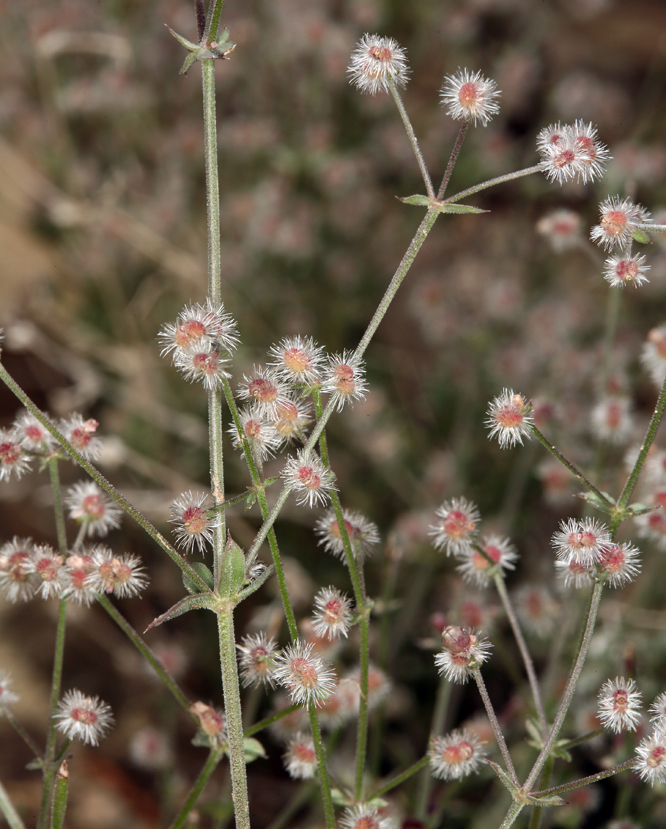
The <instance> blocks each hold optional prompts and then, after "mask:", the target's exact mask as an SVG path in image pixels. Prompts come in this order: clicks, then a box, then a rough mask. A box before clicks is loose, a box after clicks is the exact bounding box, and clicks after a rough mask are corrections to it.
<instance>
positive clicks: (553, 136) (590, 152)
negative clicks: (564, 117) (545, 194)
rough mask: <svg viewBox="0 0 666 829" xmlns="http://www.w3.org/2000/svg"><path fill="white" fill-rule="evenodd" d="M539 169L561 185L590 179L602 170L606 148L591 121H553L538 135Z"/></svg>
mask: <svg viewBox="0 0 666 829" xmlns="http://www.w3.org/2000/svg"><path fill="white" fill-rule="evenodd" d="M537 150H538V151H539V153H540V154H541V169H542V170H543V172H544V175H545V176H546V177H547V178H549V179H550V180H551V181H557V182H558V184H562V183H563V182H565V181H569V180H571V179H577V180H578V181H583V182H587V181H592V180H593V179H595V178H597V177H599V176H601V175H602V174H603V172H604V165H605V162H606V161H607V160H608V158H609V154H608V150H607V149H606V147H605V146H604V145H603V144H602V143H601V142H600V141H599V139H598V137H597V129H596V127H594V126H593V125H592V124H585V123H584V122H583V121H576V123H575V124H573V125H565V126H562V125H561V124H553V125H551V126H549V127H546V128H545V129H543V130H541V132H540V133H539V135H538V136H537Z"/></svg>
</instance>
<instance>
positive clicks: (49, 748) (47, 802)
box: [37, 599, 67, 829]
mask: <svg viewBox="0 0 666 829" xmlns="http://www.w3.org/2000/svg"><path fill="white" fill-rule="evenodd" d="M66 616H67V600H66V599H60V606H59V608H58V624H57V627H56V640H55V649H54V654H53V673H52V676H51V702H50V705H49V728H48V733H47V737H46V752H45V754H44V759H45V766H44V783H43V789H42V800H41V805H40V809H39V818H38V820H37V829H46V827H47V826H48V824H49V811H50V808H51V795H52V791H53V784H54V781H55V773H56V771H57V769H56V767H55V766H54V765H53V759H54V757H55V753H56V721H55V713H56V710H57V708H58V699H59V698H60V688H61V685H62V666H63V660H64V654H65V621H66Z"/></svg>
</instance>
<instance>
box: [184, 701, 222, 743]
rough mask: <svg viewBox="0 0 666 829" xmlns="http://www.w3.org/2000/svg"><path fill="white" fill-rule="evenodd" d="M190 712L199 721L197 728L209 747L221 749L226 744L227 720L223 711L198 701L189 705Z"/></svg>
mask: <svg viewBox="0 0 666 829" xmlns="http://www.w3.org/2000/svg"><path fill="white" fill-rule="evenodd" d="M190 711H191V712H192V713H193V714H194V715H195V717H196V718H197V719H198V720H199V727H200V728H201V730H202V731H203V733H204V734H205V735H206V737H208V739H209V741H210V743H211V745H215V746H218V747H221V746H223V745H225V743H226V742H227V718H226V717H225V715H224V712H223V711H218V710H217V708H213V706H212V705H206V703H205V702H201V701H200V700H199V701H197V702H194V703H192V705H190Z"/></svg>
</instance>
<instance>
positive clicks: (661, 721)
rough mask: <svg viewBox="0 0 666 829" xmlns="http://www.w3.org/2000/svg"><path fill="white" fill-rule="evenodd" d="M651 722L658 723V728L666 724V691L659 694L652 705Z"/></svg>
mask: <svg viewBox="0 0 666 829" xmlns="http://www.w3.org/2000/svg"><path fill="white" fill-rule="evenodd" d="M650 714H652V716H651V717H650V722H654V723H657V727H658V728H663V726H665V725H666V692H662V693H661V694H658V695H657V696H656V697H655V698H654V702H653V703H652V705H651V706H650Z"/></svg>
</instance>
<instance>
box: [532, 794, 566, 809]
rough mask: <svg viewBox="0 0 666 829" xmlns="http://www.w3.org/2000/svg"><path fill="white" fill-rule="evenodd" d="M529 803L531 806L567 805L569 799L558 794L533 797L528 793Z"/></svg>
mask: <svg viewBox="0 0 666 829" xmlns="http://www.w3.org/2000/svg"><path fill="white" fill-rule="evenodd" d="M526 800H527V803H528V804H529V805H530V806H566V805H567V801H566V800H562V798H561V797H560V796H559V795H558V794H548V795H543V796H542V797H532V795H528V796H527V798H526Z"/></svg>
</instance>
